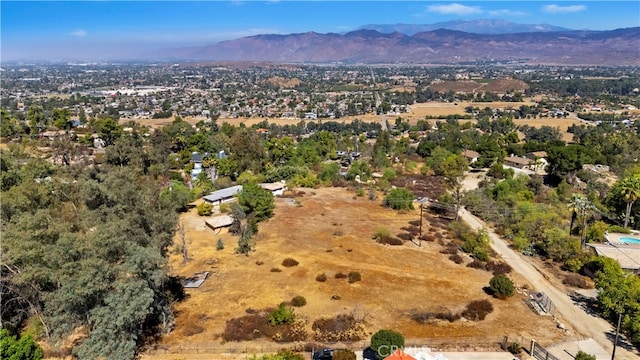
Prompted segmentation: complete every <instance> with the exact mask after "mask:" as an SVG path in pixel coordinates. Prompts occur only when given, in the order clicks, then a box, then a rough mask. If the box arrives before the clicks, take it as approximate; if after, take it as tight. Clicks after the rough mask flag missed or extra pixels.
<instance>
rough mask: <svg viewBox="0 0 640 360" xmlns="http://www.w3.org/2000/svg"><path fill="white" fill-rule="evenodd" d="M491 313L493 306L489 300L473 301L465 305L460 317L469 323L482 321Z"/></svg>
mask: <svg viewBox="0 0 640 360" xmlns="http://www.w3.org/2000/svg"><path fill="white" fill-rule="evenodd" d="M492 311H493V304H491V302H490V301H489V300H474V301H472V302H470V303H469V304H467V307H466V308H465V309H464V310H463V311H462V314H461V315H462V317H464V318H465V319H467V320H471V321H482V320H484V318H485V317H486V316H487V315H488V314H490V313H491V312H492Z"/></svg>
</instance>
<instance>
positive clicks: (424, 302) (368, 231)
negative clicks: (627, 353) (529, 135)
mask: <svg viewBox="0 0 640 360" xmlns="http://www.w3.org/2000/svg"><path fill="white" fill-rule="evenodd" d="M305 191H306V194H305V195H304V196H302V197H299V198H298V200H299V202H300V204H301V206H293V205H291V203H290V202H289V201H287V200H288V199H284V198H278V199H276V209H275V215H274V217H273V218H271V219H270V220H268V221H267V222H264V223H261V224H260V230H259V233H258V235H257V236H256V237H255V242H256V251H255V252H253V253H251V255H250V256H244V255H237V254H235V253H234V247H235V245H236V243H237V239H236V238H235V237H234V236H232V235H231V234H228V233H226V232H222V233H219V234H216V233H214V232H213V231H212V230H210V229H208V228H206V227H205V226H204V218H202V217H198V216H197V214H196V212H195V210H191V212H189V213H187V214H184V215H183V216H182V218H183V220H184V223H185V227H186V238H187V246H188V252H189V254H190V257H191V260H190V261H189V262H187V263H183V261H182V256H181V253H179V252H178V251H176V250H177V249H173V250H172V251H171V255H170V266H171V268H172V269H173V271H174V272H175V273H176V274H178V275H181V276H184V277H188V276H192V275H193V274H194V273H196V272H200V271H211V275H210V276H209V278H208V279H207V281H205V283H204V284H203V285H202V286H201V287H200V288H197V289H187V293H188V297H187V299H185V300H184V301H182V302H180V303H177V304H176V305H175V310H176V312H177V318H176V327H175V329H174V330H173V332H171V333H170V334H168V335H167V336H166V337H164V338H163V339H162V340H161V344H160V346H168V347H171V346H180V345H185V344H188V343H191V344H216V343H217V344H219V343H220V341H221V339H220V337H219V335H220V334H221V333H223V331H224V330H225V327H226V324H227V321H228V320H230V319H233V318H238V317H242V316H245V315H247V314H249V313H251V312H252V311H255V310H254V309H267V308H273V307H275V306H277V304H279V303H280V302H283V301H289V300H290V299H292V298H293V297H294V296H304V297H305V299H306V301H307V303H306V305H304V306H302V307H297V308H295V311H296V313H297V314H299V316H300V317H301V318H302V319H305V320H306V330H307V332H308V333H309V334H312V333H313V332H314V331H313V330H314V329H312V328H311V327H312V324H313V323H314V322H315V321H316V320H318V319H329V318H336V317H337V316H338V315H342V314H346V315H349V314H351V315H354V314H355V315H357V316H359V317H363V318H366V320H367V321H366V325H365V329H364V331H365V334H366V336H370V335H371V334H372V333H373V332H375V331H377V330H378V329H381V328H390V329H395V330H398V331H400V332H401V333H403V334H404V335H405V337H407V338H413V339H421V338H459V339H460V343H464V342H465V340H464V338H465V337H475V338H477V337H486V336H488V337H496V336H501V335H506V334H510V335H518V336H524V337H525V338H535V339H537V340H538V341H541V342H543V343H553V342H558V341H560V340H563V339H564V333H563V332H562V331H561V330H558V329H556V327H555V324H554V322H553V321H552V319H551V318H550V317H540V316H538V315H535V314H534V313H533V312H532V311H531V310H530V309H529V308H528V307H527V305H526V304H525V303H524V302H523V299H524V297H525V295H516V296H515V297H513V298H511V299H509V300H504V301H503V300H497V299H493V298H491V297H489V296H488V295H487V294H486V293H485V292H484V290H483V287H485V286H487V285H488V283H489V280H490V278H491V276H492V274H491V273H490V272H488V271H485V270H479V269H473V268H469V267H467V266H466V265H465V263H461V264H456V263H455V262H453V261H451V260H449V258H448V257H449V255H446V254H442V253H441V250H442V249H443V248H444V246H445V245H446V244H447V243H448V242H450V241H451V238H450V235H449V233H448V231H447V230H446V228H447V222H446V221H443V220H441V219H438V218H437V217H435V216H428V217H427V221H425V224H424V228H423V230H424V232H425V234H426V233H429V234H430V235H431V240H430V241H423V242H422V246H420V247H418V246H416V245H414V244H413V243H411V242H404V244H403V245H400V246H388V245H382V244H378V243H376V242H375V241H374V240H372V235H373V234H374V233H375V231H376V229H377V228H379V227H381V226H382V227H385V228H387V229H389V231H390V233H391V234H396V233H400V232H402V228H406V227H407V226H408V225H409V224H410V222H414V223H415V222H416V220H418V219H419V210H414V211H407V212H403V213H399V212H395V211H392V210H389V209H386V208H383V207H382V206H381V205H380V201H369V200H367V199H366V198H364V197H356V196H354V194H353V192H349V191H348V190H346V189H344V188H322V189H313V190H311V191H309V190H305ZM337 234H339V235H337ZM219 238H221V239H222V240H223V242H224V245H225V248H224V250H222V251H217V250H216V242H217V240H218V239H219ZM176 243H179V241H176ZM289 257H290V258H294V259H295V260H297V261H298V262H299V265H297V266H294V267H289V268H287V267H283V266H281V263H282V261H283V260H284V259H285V258H289ZM464 258H465V261H466V262H470V259H468V257H466V255H464ZM272 268H280V269H281V271H280V272H272V271H270V269H272ZM352 271H357V272H358V273H360V274H361V280H360V281H357V282H353V283H349V281H348V279H346V278H345V277H344V274H348V273H350V272H352ZM323 273H324V274H326V281H324V282H318V281H316V276H317V275H318V274H323ZM339 274H341V275H339ZM513 276H514V280H515V282H516V283H517V284H520V285H522V284H523V281H522V279H520V278H518V277H517V275H513ZM338 299H339V300H338ZM485 299H486V300H487V301H489V302H490V303H491V304H492V306H493V309H494V310H493V312H491V313H490V314H488V315H487V316H486V319H485V320H483V321H477V322H476V321H467V320H464V319H461V320H458V321H454V322H449V321H435V322H428V323H418V322H416V321H414V320H412V318H411V315H412V314H415V313H416V311H418V312H438V311H442V309H447V310H449V311H451V312H453V313H457V312H461V311H463V310H464V309H465V307H466V306H467V304H468V303H469V302H471V301H474V300H485ZM312 340H313V339H311V338H310V339H309V341H312ZM255 341H262V342H265V341H267V342H269V341H271V339H265V338H260V339H258V340H254V342H255ZM447 341H448V340H447Z"/></svg>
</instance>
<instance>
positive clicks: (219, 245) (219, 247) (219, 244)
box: [216, 238, 224, 251]
mask: <svg viewBox="0 0 640 360" xmlns="http://www.w3.org/2000/svg"><path fill="white" fill-rule="evenodd" d="M216 250H218V251H220V250H224V241H222V239H221V238H220V239H218V242H216Z"/></svg>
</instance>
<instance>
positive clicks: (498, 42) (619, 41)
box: [154, 27, 640, 66]
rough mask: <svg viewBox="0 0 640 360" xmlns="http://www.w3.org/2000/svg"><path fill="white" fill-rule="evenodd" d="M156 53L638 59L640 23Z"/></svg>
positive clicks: (268, 38)
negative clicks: (596, 28)
mask: <svg viewBox="0 0 640 360" xmlns="http://www.w3.org/2000/svg"><path fill="white" fill-rule="evenodd" d="M154 57H156V58H163V59H168V60H169V59H170V60H187V61H195V60H197V61H270V62H287V63H336V62H337V63H367V64H373V63H419V64H452V63H463V62H513V61H515V62H523V63H528V64H564V65H609V66H611V65H640V27H634V28H625V29H616V30H609V31H590V30H567V31H550V32H525V33H501V34H474V33H469V32H462V31H456V30H445V29H438V30H432V31H424V32H418V33H415V34H413V35H406V34H403V33H400V32H393V33H390V34H387V33H382V32H379V31H376V30H365V29H362V30H356V31H352V32H348V33H346V34H337V33H327V34H322V33H316V32H306V33H298V34H286V35H273V34H268V35H255V36H249V37H243V38H239V39H236V40H227V41H221V42H218V43H215V44H211V45H207V46H197V47H183V48H173V49H165V50H163V51H161V52H160V53H157V54H154Z"/></svg>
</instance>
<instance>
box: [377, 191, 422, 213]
mask: <svg viewBox="0 0 640 360" xmlns="http://www.w3.org/2000/svg"><path fill="white" fill-rule="evenodd" d="M413 199H415V196H414V195H413V193H412V192H411V191H409V190H408V189H405V188H395V189H392V190H391V191H390V192H389V195H387V197H385V198H384V201H383V202H382V204H383V205H384V206H386V207H389V208H392V209H394V210H413Z"/></svg>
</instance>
